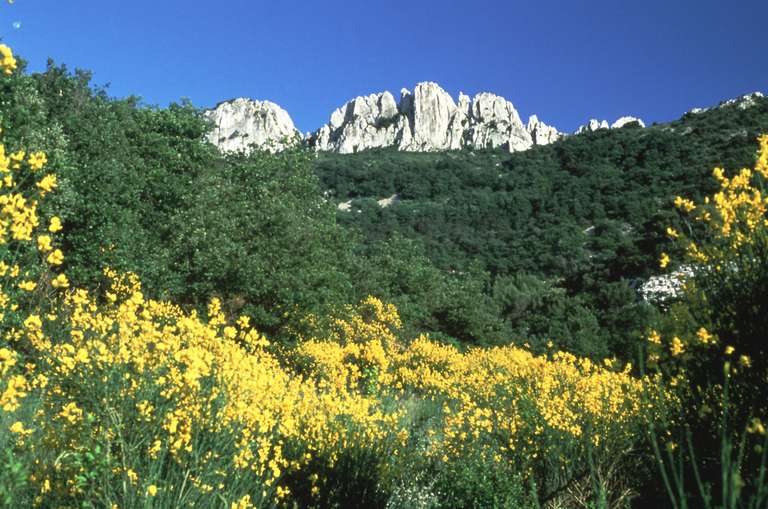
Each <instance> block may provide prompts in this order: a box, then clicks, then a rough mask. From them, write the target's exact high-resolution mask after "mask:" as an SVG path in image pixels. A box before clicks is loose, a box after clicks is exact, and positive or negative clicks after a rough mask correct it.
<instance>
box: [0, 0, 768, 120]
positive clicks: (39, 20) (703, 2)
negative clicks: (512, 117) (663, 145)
mask: <svg viewBox="0 0 768 509" xmlns="http://www.w3.org/2000/svg"><path fill="white" fill-rule="evenodd" d="M539 5H541V6H539ZM766 20H768V1H765V0H762V1H758V0H743V1H739V0H732V1H725V0H722V1H711V0H664V1H656V0H643V1H637V0H636V1H633V2H629V1H619V2H617V1H615V0H613V1H603V0H595V1H579V0H573V1H558V0H549V1H548V2H531V1H519V2H518V1H512V0H506V1H503V0H497V1H483V0H476V1H473V2H466V1H464V2H459V1H455V2H453V1H440V2H437V1H418V0H414V1H411V2H401V1H390V2H382V3H378V2H368V1H365V0H363V1H360V0H358V1H356V2H353V1H336V0H325V1H311V0H304V1H298V0H291V1H283V0H271V1H269V2H266V1H262V0H217V1H209V2H202V1H190V0H187V1H177V0H154V1H145V0H134V1H126V0H114V1H109V0H107V1H105V0H100V1H96V0H77V1H63V0H16V3H15V4H14V5H12V6H6V5H3V6H2V7H0V35H2V36H3V39H4V42H5V43H6V44H8V45H9V46H11V47H12V48H13V49H14V51H15V52H16V53H18V54H20V55H21V56H22V57H24V58H25V59H27V60H29V62H30V68H31V69H32V70H42V69H44V67H45V62H46V59H47V58H48V57H52V58H53V59H54V60H55V61H56V62H57V63H65V64H67V65H68V66H69V67H70V68H75V67H79V68H84V69H89V70H91V71H93V73H94V81H95V82H96V83H97V84H107V83H109V84H110V87H109V92H110V94H111V95H114V96H125V95H131V94H133V95H138V96H141V97H142V98H143V99H144V101H145V102H146V103H147V104H156V105H161V106H165V105H167V104H168V103H169V102H171V101H178V100H179V99H181V98H183V97H186V98H189V99H190V100H191V101H192V103H193V104H195V105H196V106H200V107H209V106H212V105H214V104H215V103H217V102H219V101H221V100H225V99H230V98H234V97H239V96H246V97H252V98H254V99H269V100H271V101H274V102H276V103H278V104H280V105H281V106H283V107H284V108H285V109H286V110H287V111H288V112H289V113H290V114H291V116H292V118H293V120H294V122H295V123H296V125H297V127H298V128H299V129H301V130H303V131H308V130H314V129H316V128H318V127H320V126H321V125H322V124H323V123H325V122H327V120H328V117H329V116H330V113H331V112H332V111H333V110H334V109H335V108H337V107H338V106H340V105H341V104H343V103H344V102H346V101H347V100H348V99H350V98H352V97H355V96H357V95H365V94H369V93H372V92H378V91H382V90H390V91H392V92H393V93H395V95H396V96H397V94H398V92H399V90H400V89H401V88H402V87H407V88H412V87H413V85H414V84H416V83H417V82H419V81H436V82H438V83H440V84H441V85H442V86H443V88H445V89H446V90H447V91H448V92H449V93H451V95H453V96H454V97H456V96H457V95H458V93H459V91H463V92H465V93H468V94H470V95H474V94H475V93H478V92H482V91H490V92H494V93H497V94H499V95H502V96H504V97H506V98H507V99H509V100H510V101H512V102H513V103H514V104H515V107H516V108H517V109H518V111H519V112H520V114H521V116H522V117H523V119H524V120H525V119H526V118H527V117H528V115H530V114H533V113H536V114H538V116H539V118H540V119H542V120H543V121H545V122H547V123H549V124H552V125H554V126H556V127H558V128H559V129H560V130H563V131H572V130H574V129H575V128H576V127H577V126H578V125H579V124H581V123H584V122H585V121H586V120H587V119H588V118H589V117H597V118H600V119H602V118H606V119H608V120H611V121H612V120H615V119H616V118H617V117H619V116H621V115H624V114H632V115H636V116H640V117H642V118H643V119H644V120H646V121H647V122H649V123H650V122H654V121H658V122H661V121H667V120H671V119H674V118H677V117H679V116H680V115H681V114H682V113H684V112H685V111H687V110H689V109H691V108H693V107H697V106H709V105H713V104H716V103H718V102H719V101H721V100H724V99H727V98H731V97H734V96H737V95H741V94H744V93H747V92H752V91H755V90H761V91H763V92H768V30H766V29H765V26H766V25H765V23H766Z"/></svg>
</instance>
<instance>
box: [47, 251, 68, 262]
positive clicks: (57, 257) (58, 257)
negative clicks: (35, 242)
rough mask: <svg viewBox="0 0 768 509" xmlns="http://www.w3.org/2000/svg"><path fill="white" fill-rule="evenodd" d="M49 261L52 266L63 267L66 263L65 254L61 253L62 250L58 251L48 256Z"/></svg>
mask: <svg viewBox="0 0 768 509" xmlns="http://www.w3.org/2000/svg"><path fill="white" fill-rule="evenodd" d="M47 260H48V263H50V264H51V265H61V264H62V263H63V262H64V253H62V252H61V249H56V250H55V251H53V252H52V253H51V254H49V255H48V258H47Z"/></svg>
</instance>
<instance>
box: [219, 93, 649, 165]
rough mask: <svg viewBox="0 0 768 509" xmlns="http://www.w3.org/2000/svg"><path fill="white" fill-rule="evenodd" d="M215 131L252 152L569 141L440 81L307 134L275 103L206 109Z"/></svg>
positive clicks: (380, 97) (342, 113)
mask: <svg viewBox="0 0 768 509" xmlns="http://www.w3.org/2000/svg"><path fill="white" fill-rule="evenodd" d="M205 114H206V116H207V117H208V118H210V119H211V120H212V121H213V124H214V128H213V130H212V131H211V133H210V134H209V136H208V139H209V141H211V143H213V144H215V145H216V146H218V147H219V148H220V149H221V150H222V151H225V152H233V151H240V150H249V149H250V147H252V146H256V147H258V148H262V149H266V150H270V151H279V150H283V149H285V148H287V147H289V146H292V145H295V144H297V143H299V142H301V141H302V140H304V141H305V142H306V143H307V144H308V145H309V146H310V147H312V148H314V149H315V150H317V151H330V152H338V153H341V154H349V153H354V152H359V151H362V150H366V149H371V148H383V147H395V148H397V149H398V150H403V151H410V152H430V151H438V150H456V149H461V148H478V149H479V148H498V147H501V148H506V149H507V150H509V151H510V152H517V151H522V150H527V149H529V148H531V147H534V146H537V145H547V144H549V143H553V142H555V141H557V140H559V139H560V138H562V137H564V136H566V135H565V134H564V133H561V132H559V131H558V130H557V129H556V128H554V127H552V126H549V125H547V124H545V123H544V122H542V121H540V120H539V118H538V117H537V116H536V115H531V116H530V117H529V118H528V120H527V122H526V123H523V121H522V120H521V118H520V115H519V114H518V112H517V110H516V109H515V107H514V105H513V104H512V103H511V102H510V101H508V100H506V99H505V98H503V97H501V96H498V95H495V94H492V93H489V92H482V93H479V94H476V95H475V96H474V97H472V98H470V97H469V96H468V95H466V94H463V93H460V94H459V97H458V100H457V101H455V100H454V99H453V97H451V95H450V94H448V93H447V92H446V91H445V90H443V89H442V88H441V87H440V86H439V85H438V84H437V83H433V82H423V83H419V84H417V85H416V86H415V87H414V89H413V91H411V90H408V89H405V88H404V89H402V90H401V91H400V97H399V98H398V99H395V97H394V95H393V94H392V93H390V92H380V93H376V94H371V95H368V96H361V97H356V98H354V99H352V100H350V101H348V102H347V103H346V104H344V105H343V106H341V107H339V108H337V109H336V110H335V111H334V112H333V113H332V114H331V117H330V120H329V122H328V123H327V124H325V125H324V126H322V127H321V128H320V129H318V130H317V131H315V132H314V133H307V134H306V135H305V136H302V135H301V133H299V131H298V130H296V128H295V127H294V125H293V121H292V120H291V117H290V115H288V113H287V112H286V111H285V110H283V109H282V108H280V106H278V105H277V104H274V103H272V102H269V101H254V100H250V99H245V98H239V99H234V100H232V101H225V102H222V103H219V104H218V105H217V106H216V107H215V108H214V109H212V110H209V111H207V112H206V113H205ZM630 122H637V123H639V124H640V125H641V126H642V127H645V124H643V121H642V120H640V119H637V118H635V117H621V118H619V119H618V120H617V121H615V122H614V123H613V124H609V123H608V122H607V121H605V120H603V121H598V120H595V119H592V120H590V121H589V123H588V124H586V125H584V126H582V127H580V128H579V129H578V130H577V131H576V133H577V134H578V133H582V132H589V131H595V130H597V129H608V128H620V127H623V126H625V125H626V124H628V123H630Z"/></svg>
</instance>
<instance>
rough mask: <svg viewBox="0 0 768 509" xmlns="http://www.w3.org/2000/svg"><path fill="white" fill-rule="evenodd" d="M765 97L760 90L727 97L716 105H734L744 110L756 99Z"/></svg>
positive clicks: (719, 106)
mask: <svg viewBox="0 0 768 509" xmlns="http://www.w3.org/2000/svg"><path fill="white" fill-rule="evenodd" d="M763 97H765V96H764V95H763V93H762V92H752V93H751V94H744V95H742V96H740V97H735V98H733V99H728V100H727V101H723V102H721V103H720V104H719V105H718V108H723V107H726V106H734V105H735V106H736V107H737V108H739V109H740V110H746V109H747V108H751V107H752V106H754V105H755V104H757V101H758V100H759V99H762V98H763Z"/></svg>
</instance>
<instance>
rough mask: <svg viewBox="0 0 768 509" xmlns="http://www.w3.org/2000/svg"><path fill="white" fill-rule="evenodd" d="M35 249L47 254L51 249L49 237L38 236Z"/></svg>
mask: <svg viewBox="0 0 768 509" xmlns="http://www.w3.org/2000/svg"><path fill="white" fill-rule="evenodd" d="M37 249H38V250H40V251H41V252H43V253H47V252H48V251H50V250H51V249H53V248H52V247H51V237H50V236H48V235H40V236H39V237H38V238H37Z"/></svg>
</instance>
